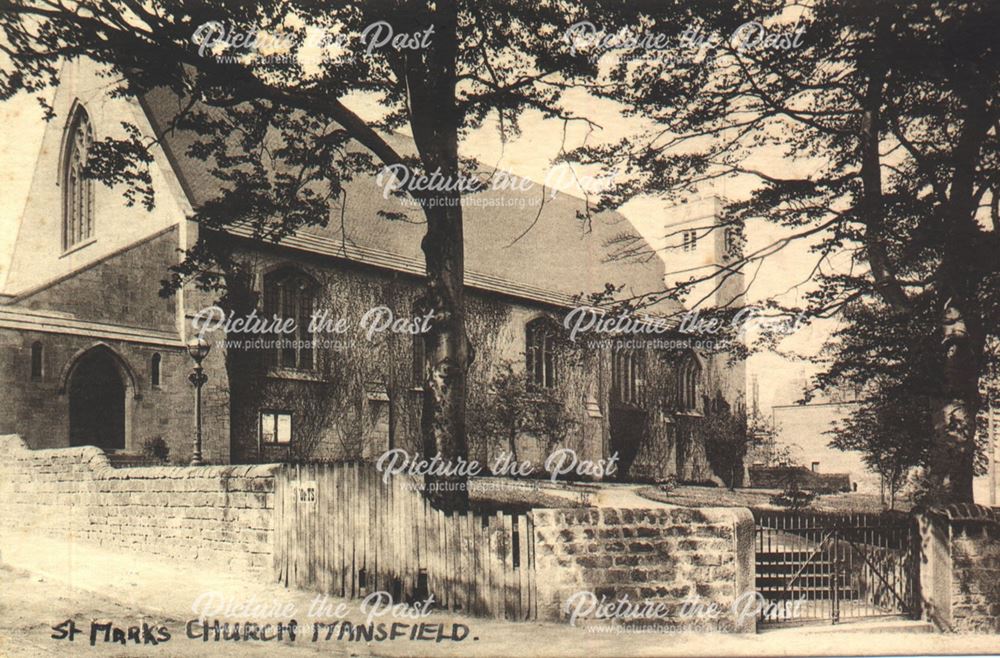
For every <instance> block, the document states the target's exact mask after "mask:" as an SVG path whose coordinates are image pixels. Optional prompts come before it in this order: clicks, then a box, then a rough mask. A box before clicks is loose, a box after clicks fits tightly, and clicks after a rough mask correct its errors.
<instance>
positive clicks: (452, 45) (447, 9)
mask: <svg viewBox="0 0 1000 658" xmlns="http://www.w3.org/2000/svg"><path fill="white" fill-rule="evenodd" d="M424 16H426V20H428V21H429V23H428V24H433V26H434V38H433V39H432V40H431V43H430V46H429V47H428V48H426V49H424V50H422V51H420V52H419V53H418V54H413V53H410V54H408V55H407V58H408V59H406V61H405V62H404V63H403V64H402V66H401V70H402V71H403V74H404V76H405V79H406V84H407V90H408V97H409V102H410V125H411V128H412V129H413V140H414V142H415V144H416V146H417V150H418V151H419V153H420V160H421V164H422V165H423V169H424V173H426V174H428V175H429V174H432V173H437V174H439V175H440V176H441V177H442V178H443V179H444V180H446V181H449V182H457V180H458V176H459V173H460V172H459V162H458V127H459V125H460V124H461V117H460V115H459V112H458V109H457V107H456V104H455V83H456V81H455V67H456V61H457V52H458V43H457V38H458V37H457V11H456V7H455V5H454V3H453V2H452V1H450V0H439V1H438V2H436V3H435V4H434V6H433V9H429V11H428V13H427V14H425V15H424ZM444 187H445V188H446V189H444V190H431V191H428V192H423V193H421V194H419V196H418V200H419V201H420V202H421V204H422V205H423V210H424V216H425V217H426V218H427V233H426V235H424V238H423V241H422V243H421V247H422V249H423V252H424V259H425V263H426V269H427V295H426V302H427V304H428V308H429V310H431V311H433V313H432V316H431V322H430V331H429V332H428V333H427V334H426V335H425V337H424V340H425V343H424V344H425V350H424V352H425V355H426V361H427V364H426V365H427V368H426V372H427V373H428V376H427V380H426V382H425V383H424V404H423V414H422V418H421V435H422V439H423V451H424V457H425V458H427V459H430V458H433V457H438V458H439V459H440V460H442V461H443V462H444V463H445V465H446V466H447V467H448V468H452V469H453V468H457V467H458V466H460V465H461V464H462V463H467V460H468V443H467V441H466V435H465V405H466V372H467V371H468V367H469V364H470V362H471V361H472V350H471V348H470V345H469V341H468V337H467V336H466V333H465V295H464V285H465V248H464V243H463V239H464V238H463V232H462V205H461V200H462V199H461V194H460V192H458V191H457V190H456V189H455V187H454V186H453V185H446V186H444ZM467 484H468V483H467V481H466V477H465V475H464V474H463V473H454V474H450V475H443V476H441V475H429V476H427V477H426V481H425V485H426V487H427V495H428V497H429V498H430V500H431V502H432V504H434V505H435V507H438V508H439V509H445V510H459V509H465V508H467V507H468V491H467Z"/></svg>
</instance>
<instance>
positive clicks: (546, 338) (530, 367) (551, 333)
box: [524, 318, 558, 389]
mask: <svg viewBox="0 0 1000 658" xmlns="http://www.w3.org/2000/svg"><path fill="white" fill-rule="evenodd" d="M524 333H525V340H526V345H525V369H526V371H527V373H528V387H529V388H535V389H539V388H554V387H555V386H556V383H557V382H558V378H557V376H556V375H557V371H558V359H557V358H556V327H555V326H554V325H553V322H552V321H551V320H549V319H548V318H536V319H535V320H532V321H531V322H529V323H528V324H527V325H526V326H525V328H524Z"/></svg>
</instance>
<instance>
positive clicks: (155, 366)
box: [149, 352, 162, 386]
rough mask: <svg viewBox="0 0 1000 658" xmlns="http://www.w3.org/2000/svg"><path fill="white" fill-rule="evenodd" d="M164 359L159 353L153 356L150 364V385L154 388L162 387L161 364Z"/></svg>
mask: <svg viewBox="0 0 1000 658" xmlns="http://www.w3.org/2000/svg"><path fill="white" fill-rule="evenodd" d="M161 361H162V357H161V356H160V354H159V352H157V353H156V354H154V355H153V358H152V359H150V362H149V383H150V384H151V385H153V386H159V385H160V362H161Z"/></svg>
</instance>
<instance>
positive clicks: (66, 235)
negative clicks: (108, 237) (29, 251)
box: [62, 105, 94, 249]
mask: <svg viewBox="0 0 1000 658" xmlns="http://www.w3.org/2000/svg"><path fill="white" fill-rule="evenodd" d="M93 141H94V132H93V130H92V128H91V126H90V117H88V116H87V111H86V110H84V109H83V107H82V106H79V105H78V106H77V108H76V110H75V111H74V112H73V117H72V119H71V120H70V123H69V131H68V132H67V135H66V146H65V152H64V153H63V176H62V178H63V249H69V248H71V247H73V246H74V245H77V244H80V243H81V242H84V241H85V240H88V239H90V238H91V237H93V235H94V181H93V180H91V179H89V178H86V177H85V176H84V167H85V166H86V164H87V152H88V151H89V150H90V146H91V144H92V143H93Z"/></svg>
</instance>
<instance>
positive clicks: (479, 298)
mask: <svg viewBox="0 0 1000 658" xmlns="http://www.w3.org/2000/svg"><path fill="white" fill-rule="evenodd" d="M105 90H106V80H102V78H101V77H100V76H99V75H98V72H97V71H96V70H95V67H94V66H93V65H92V64H91V63H89V62H87V61H81V60H74V61H71V62H68V63H66V64H65V65H64V67H63V70H62V73H61V77H60V84H59V86H58V87H57V88H56V90H55V96H54V99H53V102H52V104H53V108H54V111H55V116H54V118H53V119H52V120H51V121H49V122H48V124H47V125H46V127H45V130H44V135H43V136H42V139H41V143H39V144H37V159H36V161H35V168H34V173H33V176H32V178H31V184H30V189H28V190H27V193H26V195H25V196H26V198H27V201H26V203H25V205H24V210H23V212H22V213H21V214H20V217H19V221H18V222H17V225H16V226H3V227H0V230H3V231H5V232H11V235H13V236H14V238H13V246H12V248H11V249H10V250H9V252H8V253H6V254H0V257H2V260H0V386H2V388H3V390H4V391H5V395H4V404H3V405H0V432H2V433H16V434H20V435H21V436H22V437H24V439H25V440H26V441H27V442H28V444H29V445H30V446H31V447H33V448H57V447H66V446H77V445H96V446H99V447H101V448H103V449H105V450H106V451H108V452H112V453H118V454H124V455H139V454H143V453H149V452H151V451H152V452H158V453H159V454H161V456H162V454H165V455H166V459H168V460H169V461H171V462H175V463H186V462H187V461H189V460H190V459H191V455H192V444H193V438H194V432H195V404H194V399H195V396H194V388H193V386H192V384H191V383H190V381H189V375H190V373H191V371H192V367H193V365H194V364H193V362H192V359H191V356H190V355H189V354H188V350H187V348H186V346H187V343H188V342H189V341H190V340H191V339H192V338H193V337H194V335H195V333H194V331H193V324H192V322H193V320H195V318H197V317H200V316H199V314H200V313H204V312H205V309H208V308H211V307H212V306H214V305H216V304H218V302H219V299H218V293H217V292H207V291H204V290H199V289H198V288H196V287H195V286H193V285H188V286H185V287H183V288H182V289H181V290H179V291H178V292H176V293H175V294H173V295H171V296H168V297H163V296H161V295H160V289H161V281H162V280H163V279H166V278H168V276H169V268H170V267H171V266H173V265H176V264H178V263H179V262H180V261H181V260H183V254H184V251H185V250H187V249H190V248H191V247H192V246H193V245H195V244H196V243H197V242H198V241H199V239H211V240H215V241H217V242H218V243H220V244H224V245H225V246H226V248H227V249H228V250H229V252H230V253H231V254H232V255H233V258H235V259H236V260H237V261H238V262H240V263H241V264H242V265H243V268H244V271H245V272H247V273H248V278H247V285H248V286H249V288H250V289H251V291H252V293H253V294H254V296H255V299H257V300H258V307H259V314H260V315H261V316H262V317H272V316H277V317H292V318H297V319H303V318H308V317H310V316H312V315H313V314H315V313H325V314H326V315H327V316H328V317H331V318H346V319H347V326H349V327H352V328H358V327H362V326H364V325H365V322H370V321H371V320H372V316H371V315H369V316H367V318H366V317H365V316H366V313H369V312H371V311H372V309H381V310H379V311H378V312H379V313H391V314H392V316H393V317H396V318H402V317H413V316H414V315H419V309H420V307H421V295H422V289H423V273H424V262H423V255H422V253H421V250H420V241H421V238H422V237H423V234H424V225H423V224H422V223H421V222H420V221H413V222H408V221H387V220H386V219H384V218H383V217H384V214H385V213H399V212H409V213H411V215H412V216H413V217H414V218H415V219H417V220H419V217H420V215H419V210H414V209H413V208H409V209H407V208H405V207H404V206H403V204H402V203H401V202H400V200H398V199H396V198H394V197H391V196H390V197H388V198H386V197H385V196H384V195H383V194H382V190H381V189H380V188H379V187H378V186H377V185H376V184H375V182H374V181H366V180H356V181H354V182H352V183H350V187H349V189H348V193H347V195H346V197H345V199H346V200H345V201H343V203H344V207H342V208H341V207H339V206H338V207H337V208H333V209H331V213H332V214H331V216H332V217H336V221H331V222H330V223H329V225H328V226H325V227H319V226H317V227H310V228H307V229H303V230H301V231H299V232H297V233H296V234H294V235H292V236H289V237H286V238H283V239H282V240H281V241H280V242H278V243H272V242H265V241H261V240H259V239H255V238H254V236H253V235H252V234H251V233H250V232H249V231H248V230H244V229H241V228H239V227H233V228H229V229H226V230H225V231H214V232H211V234H209V233H206V230H205V229H203V228H202V227H200V226H199V225H198V224H197V222H195V221H194V220H193V219H192V217H193V215H194V212H195V210H196V209H198V208H200V207H202V205H203V204H205V203H206V202H209V201H211V200H212V199H214V198H216V197H217V196H218V194H219V190H220V189H221V188H220V186H221V185H222V184H223V183H222V182H221V181H219V180H218V179H216V178H215V177H214V176H213V175H212V174H211V172H210V170H209V168H208V166H207V165H206V163H205V162H204V161H202V160H199V159H198V158H196V157H193V156H192V154H191V153H190V151H189V146H190V145H191V143H192V141H193V140H192V136H191V135H189V134H186V133H185V132H184V131H183V130H179V129H170V126H171V121H172V119H173V117H174V116H175V114H176V113H177V112H178V110H179V103H178V101H177V99H176V98H175V97H173V96H172V95H171V94H170V93H168V92H165V91H164V92H162V93H161V92H155V93H150V94H148V95H146V96H145V97H143V98H133V99H128V98H114V97H111V96H109V95H108V94H107V93H106V91H105ZM122 122H127V123H130V124H133V125H135V126H138V127H139V129H140V131H141V132H142V133H143V135H144V137H146V138H148V139H150V140H152V139H153V138H157V139H158V142H157V144H156V146H154V147H152V156H153V159H152V162H151V163H150V166H149V173H150V176H151V182H150V184H151V186H152V188H153V189H154V191H155V199H156V203H155V206H154V207H153V208H152V209H151V210H150V209H147V208H145V207H143V206H142V205H141V204H135V205H129V204H128V203H127V202H126V200H125V199H124V198H123V194H122V190H121V189H118V188H115V187H108V186H106V185H104V184H102V183H97V182H94V181H92V180H90V179H89V178H87V177H86V176H84V166H85V163H86V159H87V153H88V149H89V148H91V145H93V144H94V143H96V142H98V141H100V140H102V139H105V138H107V137H109V136H110V137H124V128H123V127H122ZM395 139H398V137H397V138H395ZM484 194H486V195H487V196H488V195H490V194H494V195H506V196H505V198H502V199H500V198H494V199H492V201H493V203H486V202H485V201H484V200H483V199H478V200H476V199H473V200H472V201H471V202H470V203H469V205H467V206H465V207H464V217H465V251H466V272H465V282H466V289H467V294H466V300H467V315H468V332H469V336H470V340H471V342H472V344H473V346H474V347H475V353H476V358H475V360H474V362H473V364H472V366H471V370H470V373H469V391H470V393H469V446H470V447H469V451H470V457H472V458H476V459H480V460H490V459H493V458H495V456H496V455H497V454H500V453H502V452H503V451H504V450H507V449H509V448H514V449H515V450H516V452H517V454H518V458H519V459H522V460H525V459H527V460H532V461H533V462H537V461H542V460H544V457H545V455H547V454H549V453H551V451H552V450H554V449H556V448H559V447H569V448H573V449H574V450H575V451H576V452H577V454H578V455H579V456H580V458H581V459H590V460H595V461H596V460H598V459H607V458H608V457H609V456H611V455H613V454H615V453H617V455H618V458H619V463H620V466H621V471H620V477H622V478H624V479H628V480H660V479H663V478H666V477H669V476H675V477H677V478H678V479H680V480H685V481H705V480H710V479H716V478H715V473H713V469H712V465H711V464H710V463H709V460H708V457H707V452H706V450H705V446H704V440H705V437H704V436H702V434H701V433H700V432H699V427H701V426H702V425H703V424H704V422H705V419H706V417H707V416H710V415H711V414H714V413H734V412H736V411H737V410H739V409H740V408H742V405H743V396H744V383H743V372H742V367H741V366H733V365H732V364H727V359H726V357H725V356H713V355H710V354H704V353H702V352H700V351H699V350H697V349H694V348H687V347H685V346H684V345H683V343H682V342H681V341H677V342H675V344H673V345H667V344H666V343H667V342H668V341H667V339H670V338H672V337H673V338H679V337H678V336H674V335H673V334H669V333H668V334H665V335H662V336H659V338H660V339H661V342H660V343H658V344H656V345H653V344H650V345H646V344H642V342H641V340H624V339H623V340H621V341H617V342H616V341H615V340H612V339H611V338H612V337H609V336H606V335H602V336H596V335H595V336H585V337H582V338H581V339H580V340H579V341H578V342H576V343H573V344H572V345H569V346H567V345H566V344H565V341H564V340H563V339H562V338H561V335H562V331H561V329H562V326H563V319H564V317H565V315H566V313H567V312H568V311H570V310H571V309H573V308H574V307H576V306H578V305H579V304H580V301H579V300H580V299H581V296H583V297H586V295H588V294H590V293H593V292H597V291H600V290H603V289H604V288H605V286H606V285H607V284H611V285H613V286H616V287H621V290H622V294H624V295H627V296H634V295H642V294H647V293H651V292H655V291H657V290H660V289H662V287H663V280H664V274H665V267H664V262H663V260H662V259H660V258H655V257H654V258H646V259H631V260H629V259H624V260H623V259H615V258H613V257H611V256H612V254H611V252H612V251H613V246H610V245H612V244H613V243H614V240H615V237H616V236H620V235H622V234H623V233H627V232H634V229H633V227H632V225H631V224H630V223H629V221H628V220H627V219H626V218H625V217H624V216H622V215H620V214H617V213H611V212H604V213H594V214H592V216H591V217H590V218H589V220H586V221H585V220H583V219H581V214H582V211H583V210H584V208H585V204H584V201H583V200H581V199H577V198H575V197H573V196H570V195H567V194H561V193H559V194H554V195H552V194H550V193H549V192H547V191H544V190H543V189H542V186H541V185H538V186H536V188H535V189H534V190H531V191H518V190H504V191H502V192H486V193H484ZM543 195H544V202H542V198H543ZM486 200H487V201H489V200H490V199H488V198H487V199H486ZM4 202H5V203H10V200H9V199H6V200H5V201H4ZM697 219H698V222H697V226H699V227H701V228H700V229H699V230H697V231H693V232H691V233H690V234H689V233H688V232H686V231H683V232H676V231H668V234H671V233H676V234H677V235H678V236H679V237H678V238H677V239H683V240H687V241H689V242H690V244H688V243H687V242H686V243H685V244H684V245H683V248H682V249H680V250H679V251H680V252H682V253H683V254H684V257H687V258H693V259H697V260H699V261H704V260H706V259H707V262H709V263H712V262H719V261H720V260H722V259H724V258H725V254H726V250H727V249H728V248H729V247H728V245H727V244H726V242H725V241H726V240H727V239H729V238H728V234H726V233H725V232H724V231H722V230H712V228H713V227H712V225H711V222H712V221H713V216H712V215H711V214H710V215H709V216H708V217H707V218H705V217H699V218H697ZM676 221H677V218H674V219H673V220H671V218H664V219H663V221H662V222H660V225H661V226H662V227H664V229H665V230H666V228H667V227H670V226H672V225H674V224H676ZM684 221H688V220H684ZM706 222H708V230H705V228H704V227H705V226H706ZM692 226H694V224H692ZM521 236H523V237H521ZM667 258H668V259H669V258H670V256H667ZM733 280H734V281H740V283H741V280H740V279H737V278H733ZM732 285H733V284H732V283H730V284H727V287H726V290H729V289H730V288H731V287H732ZM728 294H730V295H732V294H734V293H732V292H730V293H728ZM682 310H683V309H681V308H680V307H679V306H677V305H669V304H668V305H661V306H660V307H658V308H655V309H650V313H654V314H655V313H665V314H666V315H668V316H669V315H676V313H677V312H678V311H682ZM202 317H203V316H202ZM307 324H308V323H306V322H299V323H298V324H297V325H296V326H297V329H296V330H295V332H296V333H295V335H294V336H292V338H294V339H295V340H290V341H286V343H284V344H282V345H281V346H278V347H274V346H270V345H269V344H262V347H261V348H260V349H256V350H254V351H253V353H254V354H255V355H256V356H255V357H254V358H253V359H249V361H248V359H247V358H242V359H236V358H234V356H233V352H234V349H233V344H232V343H231V342H230V341H231V339H233V337H232V336H227V335H226V334H225V333H224V332H222V331H213V332H207V333H206V334H205V337H206V339H207V340H208V341H209V345H210V351H209V353H208V355H207V357H206V358H205V360H204V362H203V366H204V369H205V370H204V372H205V374H206V375H207V378H208V379H207V382H206V383H205V385H204V387H203V389H202V407H203V408H202V424H203V436H204V440H203V455H204V459H205V461H206V462H207V463H212V464H229V463H256V462H275V461H298V460H343V459H368V460H372V459H375V458H377V457H378V456H379V455H380V454H382V453H383V452H384V451H386V450H388V449H390V448H405V449H407V450H408V451H411V452H414V453H415V452H417V451H419V446H420V437H419V429H420V427H419V426H420V410H421V406H422V396H423V391H422V386H423V353H422V341H421V340H420V337H419V336H413V335H410V334H407V333H403V332H393V331H379V332H374V333H371V334H368V333H366V332H364V331H354V330H352V331H348V332H345V333H342V334H327V333H323V334H319V333H317V334H316V335H309V333H308V331H307V328H306V327H307ZM241 353H243V354H244V355H245V353H246V350H241ZM505 372H507V373H510V372H513V373H515V375H516V377H518V378H520V379H519V381H521V382H522V383H523V391H524V396H525V397H524V399H525V400H527V403H528V404H530V403H531V402H532V399H533V397H532V396H535V398H536V399H537V404H551V403H552V400H556V401H557V402H558V404H559V405H560V406H561V410H562V411H561V413H562V417H563V418H564V419H565V423H563V425H562V427H563V428H564V431H562V432H561V435H559V436H549V435H545V434H544V433H541V432H538V431H534V430H532V429H530V428H524V427H522V428H520V429H517V430H516V431H514V432H513V435H512V436H511V437H510V440H509V442H507V443H504V442H499V443H498V442H497V441H495V440H493V439H491V438H490V436H492V435H490V434H488V433H487V432H486V431H485V429H483V428H485V427H486V426H487V425H488V423H487V422H485V421H483V420H482V419H481V418H479V417H478V416H477V414H479V415H482V414H487V413H489V410H490V409H491V406H490V405H495V404H496V403H497V401H496V400H495V399H493V398H494V396H495V394H496V391H497V390H498V389H497V386H496V383H497V382H498V381H500V380H501V378H502V376H503V374H504V373H505ZM522 402H524V400H522Z"/></svg>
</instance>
